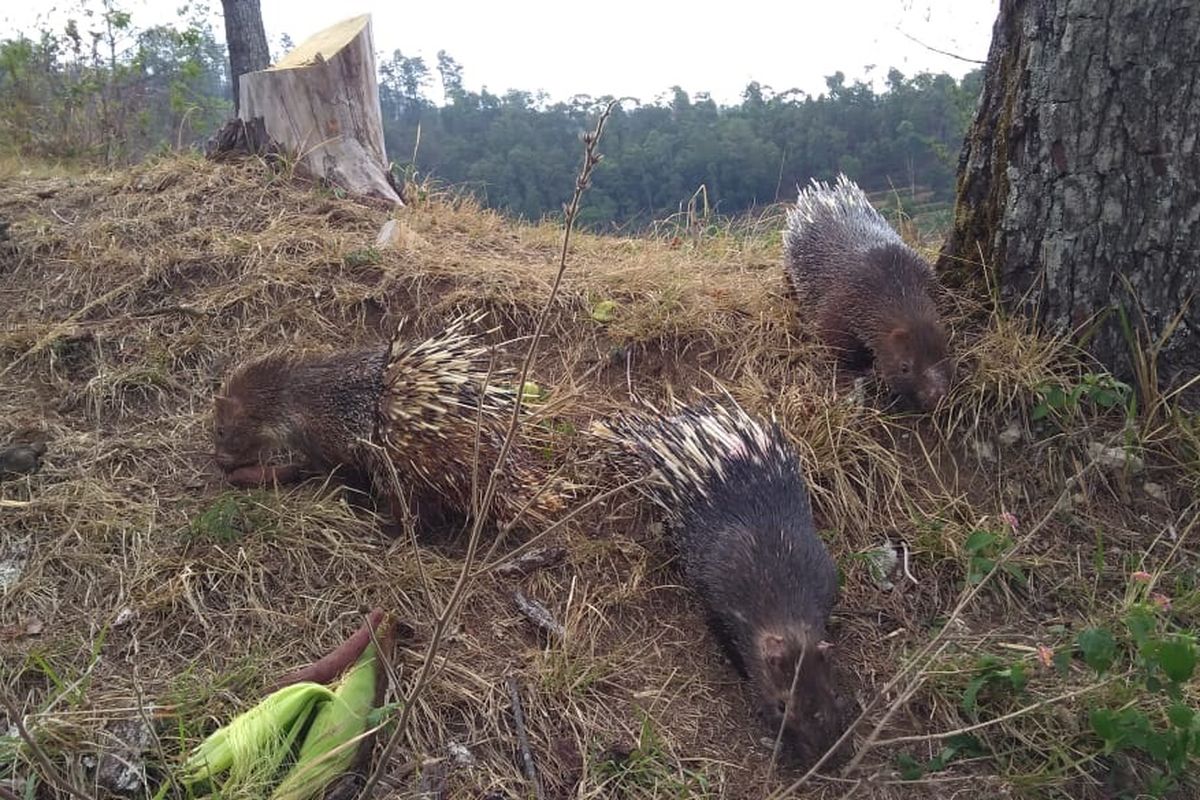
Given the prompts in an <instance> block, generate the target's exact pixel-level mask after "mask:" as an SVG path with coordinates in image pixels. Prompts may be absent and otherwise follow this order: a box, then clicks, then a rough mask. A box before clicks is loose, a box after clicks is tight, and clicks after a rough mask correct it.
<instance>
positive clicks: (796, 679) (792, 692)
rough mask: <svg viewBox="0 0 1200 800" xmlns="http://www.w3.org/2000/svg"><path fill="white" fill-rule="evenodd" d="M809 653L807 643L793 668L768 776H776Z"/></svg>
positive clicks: (772, 750)
mask: <svg viewBox="0 0 1200 800" xmlns="http://www.w3.org/2000/svg"><path fill="white" fill-rule="evenodd" d="M807 651H808V643H807V642H805V643H804V645H803V646H802V647H801V648H800V658H798V659H797V660H796V666H795V667H793V668H792V685H791V687H790V688H789V689H788V699H787V703H786V704H784V707H783V719H781V720H779V730H778V731H776V732H775V746H774V747H772V748H771V762H770V763H769V764H767V774H768V775H774V774H775V763H776V762H777V761H778V760H779V750H780V748H781V747H782V746H783V732H784V731H785V730H787V718H788V714H789V713H790V712H791V710H792V704H793V703H795V702H796V686H797V685H799V683H800V667H802V666H803V665H804V656H805V654H806V652H807Z"/></svg>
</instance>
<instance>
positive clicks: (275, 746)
mask: <svg viewBox="0 0 1200 800" xmlns="http://www.w3.org/2000/svg"><path fill="white" fill-rule="evenodd" d="M331 698H333V692H332V691H330V689H329V687H327V686H323V685H321V684H319V683H311V682H302V683H294V684H291V685H290V686H285V687H283V688H282V689H279V690H277V691H275V692H272V693H271V694H269V695H267V696H266V697H265V698H263V700H262V701H260V702H259V703H258V705H256V706H254V707H253V708H250V709H248V710H246V711H244V712H242V713H241V714H239V715H238V716H236V717H234V718H233V719H232V720H230V722H229V723H228V724H226V725H224V726H222V727H220V728H218V729H217V730H216V731H214V732H213V733H212V734H210V735H209V736H208V738H206V739H205V740H204V741H203V742H201V743H200V744H199V745H197V746H196V748H195V749H194V750H192V752H191V754H190V755H189V756H188V759H187V760H186V761H185V762H184V763H183V765H182V767H181V768H180V771H179V774H178V776H177V780H178V781H179V783H181V784H183V785H184V786H188V787H195V786H197V785H199V784H202V783H209V784H213V783H216V782H217V781H218V780H219V779H220V778H221V776H222V775H225V774H226V773H228V777H227V778H225V779H224V780H221V781H220V783H221V794H222V795H223V796H232V795H237V794H242V793H245V791H244V790H246V791H249V793H250V794H257V795H258V796H261V795H262V794H263V793H264V792H263V791H262V784H263V783H264V782H265V781H268V780H270V779H271V777H273V775H274V773H275V772H276V771H277V770H278V769H279V765H280V764H281V763H282V762H283V759H284V758H285V757H286V756H287V754H288V752H289V750H290V749H291V747H292V744H293V743H294V742H295V739H296V737H297V736H298V735H299V734H300V732H301V731H302V730H303V729H304V726H305V724H306V723H307V722H308V720H309V719H310V718H311V716H312V714H313V710H314V708H315V707H316V706H317V704H318V703H322V702H327V701H328V700H330V699H331ZM169 788H170V784H169V783H168V784H166V785H164V786H163V787H162V788H161V789H160V790H159V792H158V794H157V795H156V798H161V797H164V796H165V795H166V792H167V790H168V789H169Z"/></svg>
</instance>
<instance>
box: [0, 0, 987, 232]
mask: <svg viewBox="0 0 1200 800" xmlns="http://www.w3.org/2000/svg"><path fill="white" fill-rule="evenodd" d="M290 46H291V42H290V41H289V40H288V39H287V37H284V38H283V40H282V41H281V42H280V43H278V44H277V45H276V47H275V48H274V49H275V51H276V52H275V53H274V55H275V56H279V55H281V54H282V52H283V51H284V50H286V49H287V48H288V47H290ZM227 74H228V63H227V60H226V55H225V46H224V43H223V42H222V41H221V40H220V39H218V38H217V37H216V36H215V35H214V33H213V30H212V28H211V25H210V23H209V22H208V19H207V17H206V15H205V13H204V11H203V9H199V10H196V11H194V12H193V14H192V16H191V17H190V18H184V19H182V20H180V22H179V23H178V24H177V26H157V27H152V28H146V29H138V28H136V27H135V25H134V21H133V20H132V19H131V17H130V15H129V14H127V13H125V12H123V11H120V10H119V9H118V8H117V7H116V6H115V5H113V3H112V2H111V1H110V0H105V2H104V4H103V7H102V8H101V9H99V10H96V11H95V12H94V13H92V14H91V15H87V14H84V15H83V16H82V17H81V18H80V19H79V20H76V21H72V22H71V23H70V24H68V25H67V26H66V27H65V28H64V29H63V30H60V31H50V30H43V31H38V32H36V33H33V34H18V35H15V36H12V37H10V38H6V39H3V40H0V153H4V154H8V155H10V156H11V155H17V156H22V157H39V158H47V159H53V160H60V161H72V162H97V163H104V164H120V163H125V162H129V161H134V160H138V159H140V158H143V157H145V156H146V155H148V154H151V153H154V152H161V151H167V150H170V149H173V148H178V147H187V146H196V145H197V144H199V143H201V142H202V141H203V140H204V138H205V137H206V136H208V135H209V134H210V133H211V132H212V131H213V130H214V129H215V128H216V127H217V126H218V125H219V124H220V123H221V122H222V121H223V120H224V119H225V118H226V117H227V116H228V115H229V114H230V112H231V104H230V102H229V85H228V78H227ZM379 80H380V101H381V105H382V111H383V119H384V128H385V136H386V139H387V148H388V154H389V156H390V157H391V159H392V160H393V162H394V165H395V166H394V168H395V169H396V170H398V171H402V172H405V173H407V174H408V175H409V176H410V177H415V178H416V179H417V180H422V179H426V178H429V179H433V180H434V181H436V182H438V183H441V184H449V185H455V186H459V187H463V188H465V189H467V190H469V191H471V192H473V193H475V194H476V195H477V196H478V197H479V198H480V199H481V200H482V201H483V202H484V203H485V204H486V205H488V206H490V207H494V208H498V209H502V210H504V211H505V212H508V213H510V214H512V215H515V216H518V217H523V218H527V219H538V218H541V217H543V216H545V215H548V214H555V213H558V212H559V210H560V208H561V204H562V202H563V201H564V200H565V199H566V198H567V197H568V196H569V194H570V192H571V188H572V186H573V181H574V175H575V173H576V171H577V168H578V163H579V159H580V155H581V147H580V143H579V136H580V134H581V133H582V132H583V131H584V130H585V129H586V128H588V127H590V126H591V124H592V123H593V121H594V115H595V113H596V111H597V110H598V109H599V108H602V107H603V105H604V103H605V102H606V101H607V100H608V99H609V98H604V97H589V96H584V95H579V96H576V97H574V98H571V99H570V100H569V101H565V102H550V101H549V100H548V99H547V98H546V97H545V96H542V95H538V94H533V93H530V92H523V91H515V90H512V91H508V92H506V93H504V94H501V95H496V94H491V93H490V92H488V91H486V90H483V91H480V92H471V91H467V90H466V89H465V88H464V86H463V68H462V67H461V66H460V65H459V64H458V63H457V62H456V61H455V60H454V59H453V58H452V57H451V56H450V55H448V54H446V53H445V52H440V53H438V56H437V61H436V64H434V65H432V66H430V65H428V64H426V63H425V62H424V60H423V59H421V58H409V57H406V56H404V55H403V54H402V53H401V52H400V51H398V50H397V51H394V52H393V53H392V54H391V55H390V56H381V57H380V60H379ZM980 84H981V74H980V72H979V71H975V72H971V73H969V74H968V75H967V76H965V77H964V78H963V79H962V80H955V79H954V78H953V77H952V76H949V75H944V74H927V73H922V74H918V75H915V76H906V75H903V74H902V73H900V72H899V71H898V70H895V69H892V70H891V71H889V73H888V75H887V80H886V87H885V89H884V90H883V91H881V92H878V93H877V92H875V91H874V89H873V88H872V87H871V86H870V85H868V84H864V83H861V82H857V81H855V82H852V83H847V82H846V80H845V76H844V74H843V73H841V72H837V73H835V74H833V75H831V76H829V77H828V78H827V79H826V89H825V91H823V92H821V93H819V94H818V95H816V96H812V95H808V94H806V93H803V92H800V91H798V90H794V89H793V90H787V91H775V90H772V89H771V88H769V87H766V86H761V85H759V84H757V83H751V84H750V85H749V86H747V87H746V89H745V91H744V93H743V96H742V101H741V102H740V103H739V104H737V105H733V106H722V105H719V104H717V103H715V102H714V101H713V100H712V99H711V98H709V96H708V95H707V94H705V93H696V94H691V95H689V94H688V93H687V92H686V91H684V90H683V89H681V88H678V87H674V88H672V89H670V90H668V91H667V92H665V94H664V96H663V97H661V98H658V99H656V100H654V101H651V102H639V101H637V100H634V99H625V100H624V101H623V103H622V104H621V106H620V108H619V110H618V111H617V112H616V113H615V115H614V117H613V119H612V121H611V123H610V125H609V128H608V130H607V132H606V134H605V139H604V142H603V144H602V147H601V150H602V152H603V153H604V156H605V160H604V162H603V163H602V165H601V167H600V168H599V169H598V171H597V173H596V177H595V181H594V188H593V189H592V191H591V192H590V193H589V195H588V198H587V203H586V205H585V212H584V214H583V216H582V217H581V222H582V223H584V224H587V225H590V226H592V227H602V228H603V227H609V226H611V225H638V224H642V223H646V222H648V221H651V220H654V219H661V218H662V217H664V216H667V215H670V214H673V213H676V212H678V211H680V210H682V209H687V208H688V207H689V204H691V207H692V208H693V209H694V210H695V211H696V213H699V214H705V213H707V214H712V213H718V214H723V215H737V214H742V213H746V212H752V211H754V210H755V209H756V208H758V207H760V206H762V205H765V204H769V203H772V202H775V201H777V200H787V199H788V198H789V197H791V196H794V194H795V191H796V185H797V184H803V183H807V182H808V180H809V178H810V177H818V178H830V177H832V176H833V175H834V174H835V173H836V172H837V171H839V170H841V171H845V172H846V173H847V174H849V175H851V176H852V177H854V178H855V179H856V180H857V181H858V182H859V183H860V184H862V185H863V186H864V187H865V188H867V189H869V190H873V191H884V190H888V189H891V188H895V189H896V190H898V193H899V194H900V195H901V196H904V197H907V198H909V199H912V198H916V197H920V198H922V202H923V203H925V204H929V203H930V202H932V203H933V204H935V205H941V204H944V203H946V202H948V201H949V200H950V199H952V196H953V190H954V174H955V166H956V163H955V162H956V160H957V155H958V151H959V147H960V144H961V141H962V136H963V133H964V131H965V130H966V126H967V123H968V122H969V120H970V117H971V114H972V112H973V110H974V107H975V102H976V99H977V97H978V95H979V89H980ZM435 85H436V86H437V87H438V89H439V90H440V91H439V92H438V94H439V95H440V96H436V97H435V96H434V91H433V90H434V87H435Z"/></svg>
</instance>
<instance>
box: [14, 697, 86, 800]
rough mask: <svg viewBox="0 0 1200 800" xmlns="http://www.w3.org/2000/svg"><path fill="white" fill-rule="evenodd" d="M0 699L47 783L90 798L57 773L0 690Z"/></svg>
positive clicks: (79, 796)
mask: <svg viewBox="0 0 1200 800" xmlns="http://www.w3.org/2000/svg"><path fill="white" fill-rule="evenodd" d="M0 699H3V701H4V710H5V712H7V714H8V718H9V722H11V723H12V724H13V725H14V726H16V729H17V735H18V736H20V737H21V741H23V742H25V746H26V747H28V748H29V751H30V752H31V753H33V757H34V759H35V760H36V761H37V762H38V764H39V765H40V766H41V768H42V777H43V778H45V779H46V781H47V782H48V783H51V784H53V785H54V788H56V789H58V790H59V791H60V792H65V793H66V794H68V795H70V796H71V797H78V798H79V799H80V800H91V795H89V794H87V793H86V792H83V791H80V790H79V789H76V788H75V787H74V786H73V785H72V784H71V782H70V781H68V780H67V779H66V778H64V777H63V776H61V775H59V774H58V770H56V769H55V768H54V764H53V763H51V761H50V757H49V756H47V755H46V751H45V750H43V749H42V747H41V745H39V744H38V743H37V740H35V739H34V738H33V737H32V736H30V735H29V730H28V729H26V727H25V722H24V720H22V719H21V712H20V711H18V710H17V707H16V705H14V704H13V702H12V700H11V699H9V696H8V694H7V693H3V692H0Z"/></svg>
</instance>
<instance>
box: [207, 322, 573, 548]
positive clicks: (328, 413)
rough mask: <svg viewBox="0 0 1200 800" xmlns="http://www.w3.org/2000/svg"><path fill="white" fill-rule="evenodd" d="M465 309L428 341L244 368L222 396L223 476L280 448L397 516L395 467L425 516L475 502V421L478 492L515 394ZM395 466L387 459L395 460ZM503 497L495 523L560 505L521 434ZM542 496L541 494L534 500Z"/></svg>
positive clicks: (467, 509)
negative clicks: (356, 486) (500, 381)
mask: <svg viewBox="0 0 1200 800" xmlns="http://www.w3.org/2000/svg"><path fill="white" fill-rule="evenodd" d="M478 319H479V315H475V316H471V317H460V318H458V319H457V320H455V321H453V322H452V323H451V324H450V325H448V326H447V327H446V328H445V329H444V330H443V331H441V332H439V333H437V334H435V335H434V336H431V337H429V338H427V339H424V340H423V341H417V342H412V341H403V340H401V339H400V338H399V337H397V338H396V339H394V340H393V342H392V343H391V344H390V345H378V346H375V347H363V348H356V349H351V350H341V351H336V352H332V353H327V354H293V353H289V352H276V353H271V354H268V355H265V356H261V357H259V358H256V359H253V360H251V361H248V362H246V363H244V364H242V365H240V366H238V367H237V368H236V369H235V370H234V371H233V372H232V374H231V375H230V376H229V378H228V379H227V381H226V383H225V386H224V388H223V390H222V391H221V392H220V394H218V396H217V397H216V399H215V404H214V423H215V425H214V431H213V433H214V443H215V449H216V460H217V463H218V465H219V466H220V467H221V469H222V470H224V471H225V472H226V474H230V475H232V474H234V473H235V472H236V471H238V470H239V469H242V468H245V467H247V466H249V465H254V464H258V463H261V462H262V461H263V460H264V458H265V457H267V456H268V455H269V454H271V453H272V452H274V451H277V450H280V449H285V448H286V449H290V450H293V451H295V452H297V453H299V454H301V455H302V456H303V458H304V459H305V461H306V462H307V463H306V464H305V466H306V467H308V468H310V469H315V470H318V471H321V472H329V471H333V470H338V469H340V470H342V471H343V473H344V474H345V477H347V478H349V479H352V480H353V479H358V480H361V481H366V482H367V483H368V484H369V485H370V486H371V488H372V490H373V491H374V493H375V494H376V495H377V496H379V497H381V498H383V499H385V500H386V501H387V504H388V507H389V511H390V512H391V514H392V516H393V518H395V519H396V521H397V522H399V520H400V517H401V516H402V515H403V514H404V511H405V508H404V506H403V505H402V502H403V501H402V500H401V499H400V498H399V497H397V496H396V494H395V492H394V491H393V481H392V469H394V470H395V473H396V477H397V478H398V479H399V483H400V485H401V487H402V489H403V490H404V491H405V492H406V493H407V494H408V495H409V499H410V502H411V503H412V510H413V511H414V512H415V513H416V516H417V518H418V519H419V520H421V521H427V520H430V519H437V520H441V519H444V518H445V517H446V516H447V515H450V516H453V517H460V518H461V517H466V516H467V515H469V514H471V513H472V511H473V509H472V472H473V469H475V463H476V462H475V458H476V429H477V425H476V423H477V421H478V431H479V436H478V465H477V472H476V479H475V481H476V484H477V489H476V492H477V495H478V496H480V497H481V496H482V493H483V488H484V487H485V486H486V483H487V480H488V476H489V475H490V474H491V472H492V471H493V469H494V467H495V465H496V462H497V459H498V457H499V453H500V447H501V444H502V442H503V439H504V435H505V433H506V429H507V427H508V424H509V421H510V419H511V414H512V403H513V393H512V391H511V390H508V389H504V388H501V387H500V386H498V385H497V384H496V382H495V381H496V379H497V375H496V374H491V375H489V359H488V349H487V348H486V347H485V346H484V345H482V344H481V343H480V341H479V339H478V336H476V335H474V334H470V333H467V332H465V327H466V325H467V324H468V323H471V322H475V321H477V320H478ZM389 464H390V467H389ZM500 481H501V482H500V484H499V486H498V488H497V491H496V495H495V503H494V504H493V507H492V508H493V515H494V518H495V521H496V522H497V523H499V524H504V523H507V522H509V521H511V520H514V519H516V517H517V515H518V512H519V511H521V510H522V509H523V508H525V506H526V504H530V507H529V508H528V509H526V513H527V514H529V515H531V518H539V517H541V516H542V515H544V514H545V513H548V512H551V511H555V510H558V509H559V507H560V504H561V498H560V496H559V494H558V492H557V490H556V488H557V485H556V486H550V487H547V488H546V490H545V491H543V492H541V493H540V494H539V493H538V492H537V490H538V489H539V488H541V487H542V484H543V483H544V482H545V476H544V475H542V474H541V470H539V469H537V468H536V467H535V465H534V463H532V460H531V459H530V458H529V456H528V454H527V453H526V452H524V451H523V450H522V449H521V447H520V444H519V443H516V442H515V443H514V444H513V446H512V448H511V449H510V451H509V457H508V463H507V465H506V467H505V468H504V469H503V470H502V472H501V476H500ZM535 494H537V496H536V498H535V496H534V495H535Z"/></svg>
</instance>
